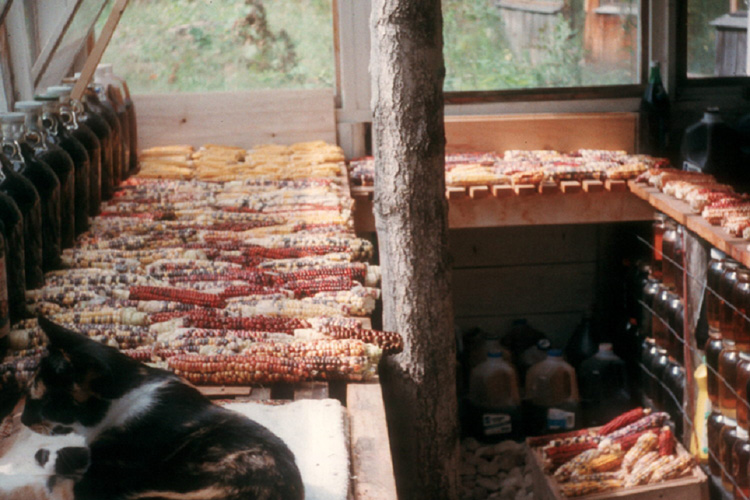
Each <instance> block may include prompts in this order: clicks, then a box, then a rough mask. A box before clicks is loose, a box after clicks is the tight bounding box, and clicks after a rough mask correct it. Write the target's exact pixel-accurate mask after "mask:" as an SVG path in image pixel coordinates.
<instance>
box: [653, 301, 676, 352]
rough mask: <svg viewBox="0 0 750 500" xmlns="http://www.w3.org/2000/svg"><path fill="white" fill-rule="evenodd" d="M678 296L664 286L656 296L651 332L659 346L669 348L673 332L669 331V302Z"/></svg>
mask: <svg viewBox="0 0 750 500" xmlns="http://www.w3.org/2000/svg"><path fill="white" fill-rule="evenodd" d="M675 298H677V296H676V295H675V294H674V293H672V292H670V291H669V289H667V288H666V287H664V286H662V287H661V288H660V289H659V292H658V293H657V294H656V297H655V298H654V308H653V310H654V316H653V319H652V320H651V334H652V335H653V338H654V340H655V341H656V344H657V345H658V346H659V347H662V348H664V349H667V348H668V347H669V339H670V337H671V336H672V333H671V332H670V331H669V303H670V301H672V300H673V299H675Z"/></svg>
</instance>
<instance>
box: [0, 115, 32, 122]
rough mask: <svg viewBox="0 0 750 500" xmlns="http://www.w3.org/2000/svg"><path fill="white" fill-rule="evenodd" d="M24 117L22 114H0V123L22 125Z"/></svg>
mask: <svg viewBox="0 0 750 500" xmlns="http://www.w3.org/2000/svg"><path fill="white" fill-rule="evenodd" d="M25 121H26V115H25V114H23V113H0V122H3V123H24V122H25Z"/></svg>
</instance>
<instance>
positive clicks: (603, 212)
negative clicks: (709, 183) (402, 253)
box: [352, 181, 654, 233]
mask: <svg viewBox="0 0 750 500" xmlns="http://www.w3.org/2000/svg"><path fill="white" fill-rule="evenodd" d="M516 188H518V189H516ZM585 189H588V191H586V190H585ZM585 189H584V187H583V186H582V185H581V183H579V182H573V181H566V182H565V183H564V185H563V186H556V185H554V186H552V185H546V184H543V185H541V186H540V187H534V186H531V189H530V188H529V187H528V186H523V187H522V186H511V185H499V186H487V190H481V194H480V195H477V192H476V190H475V193H474V195H473V196H472V190H471V188H468V189H467V188H461V187H450V188H449V189H448V191H447V192H446V198H447V199H448V204H449V212H448V224H449V226H450V227H451V228H453V229H459V228H471V227H499V226H524V225H551V224H592V223H603V222H627V221H643V220H652V219H653V217H654V209H653V207H652V206H651V205H649V203H648V200H644V199H642V197H638V196H633V195H632V194H631V193H630V192H629V191H628V189H627V185H625V183H624V182H618V181H616V182H612V183H604V184H601V183H599V184H587V186H586V188H585ZM352 197H353V198H354V201H355V205H354V227H355V229H356V230H357V232H361V233H367V232H373V231H375V219H374V216H373V212H372V209H373V202H372V198H373V188H372V187H369V186H368V187H352Z"/></svg>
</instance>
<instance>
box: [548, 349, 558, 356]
mask: <svg viewBox="0 0 750 500" xmlns="http://www.w3.org/2000/svg"><path fill="white" fill-rule="evenodd" d="M547 355H548V356H550V357H552V358H561V357H562V350H561V349H550V350H549V351H547Z"/></svg>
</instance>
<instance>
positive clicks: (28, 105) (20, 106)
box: [14, 101, 44, 111]
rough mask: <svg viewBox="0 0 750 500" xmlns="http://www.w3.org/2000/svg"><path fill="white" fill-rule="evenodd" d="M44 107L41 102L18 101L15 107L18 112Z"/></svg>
mask: <svg viewBox="0 0 750 500" xmlns="http://www.w3.org/2000/svg"><path fill="white" fill-rule="evenodd" d="M43 106H44V104H42V103H41V102H39V101H18V102H16V103H15V105H14V107H15V108H16V110H17V111H23V110H27V109H42V107H43Z"/></svg>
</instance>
